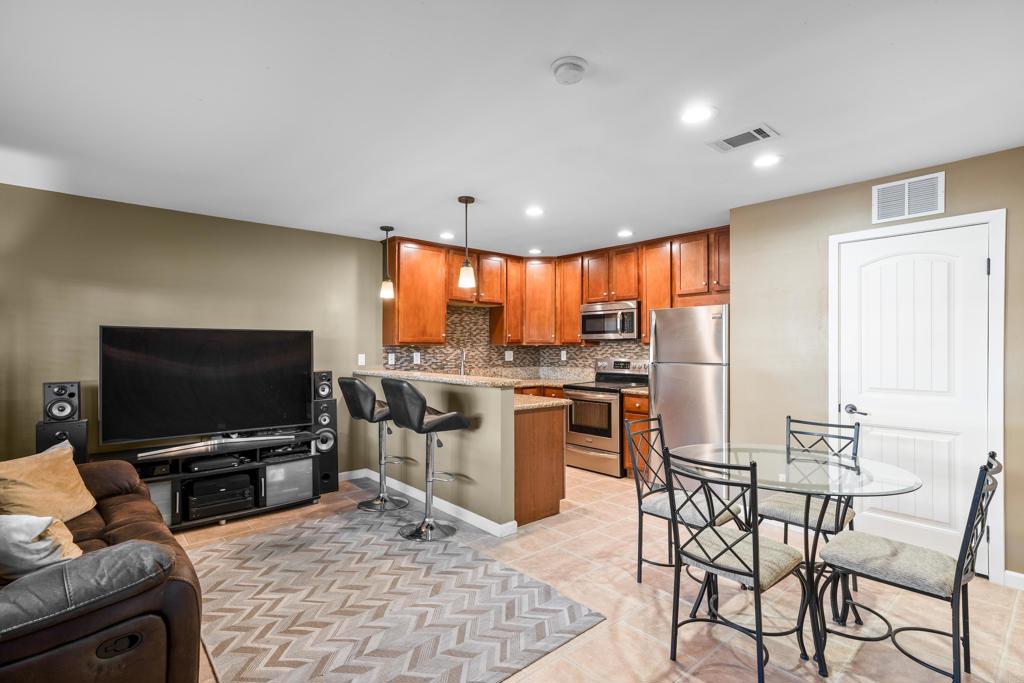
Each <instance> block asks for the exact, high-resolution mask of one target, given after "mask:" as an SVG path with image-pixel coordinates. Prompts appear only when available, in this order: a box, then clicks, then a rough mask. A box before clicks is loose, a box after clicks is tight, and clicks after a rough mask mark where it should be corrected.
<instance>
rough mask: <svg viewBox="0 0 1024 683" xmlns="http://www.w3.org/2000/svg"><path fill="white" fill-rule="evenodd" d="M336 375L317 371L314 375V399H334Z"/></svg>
mask: <svg viewBox="0 0 1024 683" xmlns="http://www.w3.org/2000/svg"><path fill="white" fill-rule="evenodd" d="M333 378H334V373H333V372H331V371H330V370H317V371H316V372H314V373H313V398H314V399H325V398H334V382H333V381H332V380H333Z"/></svg>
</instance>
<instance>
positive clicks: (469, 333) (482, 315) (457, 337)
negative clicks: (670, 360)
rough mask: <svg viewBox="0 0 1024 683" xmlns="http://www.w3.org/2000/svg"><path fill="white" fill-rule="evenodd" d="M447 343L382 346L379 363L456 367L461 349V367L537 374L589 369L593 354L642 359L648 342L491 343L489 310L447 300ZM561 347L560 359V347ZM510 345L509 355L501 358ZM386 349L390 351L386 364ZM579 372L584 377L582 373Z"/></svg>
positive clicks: (399, 367) (496, 372)
mask: <svg viewBox="0 0 1024 683" xmlns="http://www.w3.org/2000/svg"><path fill="white" fill-rule="evenodd" d="M446 333H447V337H446V338H447V339H448V341H447V343H445V344H442V345H440V346H438V345H430V346H385V347H384V348H383V349H382V354H381V366H382V367H388V368H394V369H396V370H426V371H431V372H458V371H459V366H460V363H461V361H462V352H463V351H465V352H466V373H467V374H476V375H481V374H486V375H492V376H493V375H499V376H501V377H515V378H523V379H528V378H533V377H539V376H542V373H541V368H566V369H568V368H580V369H586V370H588V371H591V370H593V367H594V361H595V360H597V359H599V358H628V359H631V360H644V359H646V358H647V357H648V355H649V353H648V348H647V347H646V346H644V345H643V344H641V343H640V342H639V341H611V342H601V343H600V344H596V345H592V346H585V347H580V346H492V345H491V343H490V313H489V312H488V309H487V308H484V307H477V306H452V305H450V306H448V322H447V328H446ZM563 350H564V351H565V352H566V360H564V361H563V360H562V359H561V352H562V351H563ZM416 351H418V352H419V353H420V364H419V365H414V364H413V362H412V361H413V353H414V352H416ZM505 351H512V354H513V360H511V361H506V360H505ZM388 353H393V354H395V363H394V365H388V364H387V361H388ZM582 378H585V377H582Z"/></svg>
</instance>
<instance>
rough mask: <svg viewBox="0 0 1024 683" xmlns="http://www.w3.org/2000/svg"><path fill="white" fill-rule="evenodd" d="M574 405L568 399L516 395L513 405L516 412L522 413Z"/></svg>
mask: <svg viewBox="0 0 1024 683" xmlns="http://www.w3.org/2000/svg"><path fill="white" fill-rule="evenodd" d="M570 403H572V401H570V400H569V399H567V398H548V397H547V396H526V395H525V394H516V395H515V397H514V398H513V401H512V405H513V407H514V410H515V412H517V413H521V412H523V411H526V410H544V409H545V408H564V407H565V406H567V405H569V404H570Z"/></svg>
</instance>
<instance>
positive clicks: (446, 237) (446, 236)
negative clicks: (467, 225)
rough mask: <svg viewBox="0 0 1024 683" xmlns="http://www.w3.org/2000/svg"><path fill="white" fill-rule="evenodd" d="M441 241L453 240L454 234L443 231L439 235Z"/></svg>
mask: <svg viewBox="0 0 1024 683" xmlns="http://www.w3.org/2000/svg"><path fill="white" fill-rule="evenodd" d="M441 239H443V240H453V239H455V233H453V232H448V231H447V230H445V231H444V232H442V233H441Z"/></svg>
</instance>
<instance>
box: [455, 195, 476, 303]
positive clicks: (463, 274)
mask: <svg viewBox="0 0 1024 683" xmlns="http://www.w3.org/2000/svg"><path fill="white" fill-rule="evenodd" d="M475 201H476V199H474V198H473V197H467V196H462V197H459V203H460V204H462V205H463V206H465V207H466V243H465V257H464V258H463V260H462V267H461V268H459V289H471V288H473V287H476V275H475V274H474V273H473V266H472V265H471V264H470V263H469V205H470V204H472V203H473V202H475Z"/></svg>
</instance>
